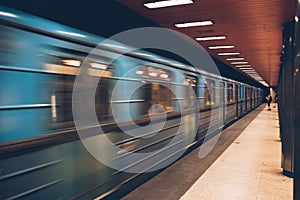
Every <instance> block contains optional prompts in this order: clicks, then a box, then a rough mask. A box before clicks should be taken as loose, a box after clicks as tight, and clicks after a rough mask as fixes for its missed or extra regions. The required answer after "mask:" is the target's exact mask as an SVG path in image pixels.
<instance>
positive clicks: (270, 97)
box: [268, 95, 273, 107]
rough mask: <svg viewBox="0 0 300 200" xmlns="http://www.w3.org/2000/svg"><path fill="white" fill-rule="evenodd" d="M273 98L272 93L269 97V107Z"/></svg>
mask: <svg viewBox="0 0 300 200" xmlns="http://www.w3.org/2000/svg"><path fill="white" fill-rule="evenodd" d="M272 100H273V99H272V96H271V95H270V96H269V99H268V107H270V104H271V102H272Z"/></svg>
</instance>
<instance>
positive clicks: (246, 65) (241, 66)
mask: <svg viewBox="0 0 300 200" xmlns="http://www.w3.org/2000/svg"><path fill="white" fill-rule="evenodd" d="M235 67H251V65H236V66H235Z"/></svg>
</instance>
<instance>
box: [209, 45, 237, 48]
mask: <svg viewBox="0 0 300 200" xmlns="http://www.w3.org/2000/svg"><path fill="white" fill-rule="evenodd" d="M208 48H209V49H231V48H234V46H232V45H227V46H211V47H208Z"/></svg>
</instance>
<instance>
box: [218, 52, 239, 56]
mask: <svg viewBox="0 0 300 200" xmlns="http://www.w3.org/2000/svg"><path fill="white" fill-rule="evenodd" d="M239 54H241V53H239V52H232V53H218V56H231V55H239Z"/></svg>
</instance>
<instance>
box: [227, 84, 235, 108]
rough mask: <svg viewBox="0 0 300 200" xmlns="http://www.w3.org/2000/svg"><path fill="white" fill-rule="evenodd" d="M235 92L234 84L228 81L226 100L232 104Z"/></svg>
mask: <svg viewBox="0 0 300 200" xmlns="http://www.w3.org/2000/svg"><path fill="white" fill-rule="evenodd" d="M234 94H235V91H234V84H233V83H229V82H227V84H226V101H227V103H229V104H230V103H234V102H235V98H234V96H235V95H234Z"/></svg>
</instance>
